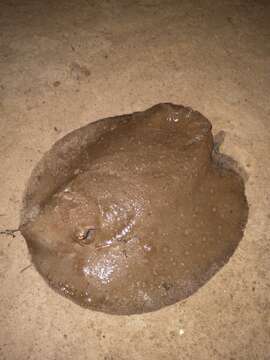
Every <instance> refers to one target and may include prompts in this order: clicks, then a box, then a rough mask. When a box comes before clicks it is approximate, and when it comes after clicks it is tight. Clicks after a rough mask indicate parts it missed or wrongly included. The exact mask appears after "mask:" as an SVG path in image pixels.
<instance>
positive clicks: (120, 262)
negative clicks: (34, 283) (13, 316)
mask: <svg viewBox="0 0 270 360" xmlns="http://www.w3.org/2000/svg"><path fill="white" fill-rule="evenodd" d="M212 151H213V137H212V134H211V124H210V123H209V121H208V120H207V119H206V118H205V117H203V116H202V115H201V114H200V113H198V112H195V111H192V110H191V109H190V108H185V107H183V106H176V105H172V104H158V105H156V106H154V107H152V108H150V109H148V110H146V111H144V112H138V113H134V114H130V115H123V116H117V117H113V118H108V119H103V120H99V121H97V122H95V123H91V124H89V125H87V126H85V127H83V128H80V129H78V130H75V131H73V132H71V133H70V134H68V135H67V136H65V137H64V138H62V139H61V140H59V141H58V142H57V143H56V144H55V145H54V146H53V147H52V149H51V150H50V151H49V152H48V153H46V154H45V155H44V157H43V158H42V160H41V161H40V162H39V164H38V165H37V166H36V168H35V169H34V171H33V173H32V175H31V178H30V180H29V183H28V186H27V189H26V193H25V196H24V206H23V210H22V218H21V226H20V230H21V232H22V234H23V236H24V237H25V239H26V241H27V245H28V248H29V250H30V253H31V255H32V261H33V263H34V264H35V266H36V268H37V270H38V271H39V272H40V274H41V275H42V276H43V277H44V278H45V279H46V280H47V282H48V284H49V285H50V286H51V287H52V288H54V289H55V290H57V291H58V292H59V293H61V294H62V295H64V296H66V297H68V298H70V299H72V300H73V301H75V302H76V303H78V304H80V305H82V306H85V307H88V308H91V309H94V310H99V311H103V312H107V313H112V314H133V313H142V312H147V311H153V310H156V309H159V308H162V307H163V306H166V305H169V304H173V303H175V302H177V301H179V300H181V299H184V298H186V297H188V296H189V295H191V294H192V293H194V292H195V291H196V290H197V289H198V288H199V287H200V286H202V285H203V284H204V283H205V282H206V281H207V280H208V279H210V277H211V276H212V275H213V274H214V273H215V272H216V271H217V270H218V269H220V268H221V267H222V266H223V265H224V264H225V263H226V262H227V261H228V259H229V258H230V256H231V255H232V254H233V252H234V250H235V249H236V247H237V245H238V243H239V241H240V239H241V237H242V233H243V228H244V225H245V223H246V219H247V213H248V208H247V202H246V198H245V195H244V185H243V181H242V179H241V178H240V176H239V175H237V174H236V173H235V172H233V171H232V170H229V169H225V168H221V167H219V166H218V165H217V164H215V162H214V161H213V158H212Z"/></svg>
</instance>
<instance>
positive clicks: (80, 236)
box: [75, 227, 96, 246]
mask: <svg viewBox="0 0 270 360" xmlns="http://www.w3.org/2000/svg"><path fill="white" fill-rule="evenodd" d="M95 232H96V229H95V228H94V227H85V228H83V229H79V230H78V231H77V232H76V233H75V241H76V242H77V243H78V244H79V245H81V246H84V245H89V244H91V243H92V242H93V241H94V237H95Z"/></svg>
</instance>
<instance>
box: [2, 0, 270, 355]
mask: <svg viewBox="0 0 270 360" xmlns="http://www.w3.org/2000/svg"><path fill="white" fill-rule="evenodd" d="M267 4H269V1H252V0H246V1H244V0H243V1H242V0H237V1H234V0H225V1H214V0H212V1H211V0H206V1H199V0H193V1H188V0H185V1H176V0H174V1H169V0H168V1H165V0H164V1H160V0H159V1H158V0H157V1H151V0H145V1H143V0H141V1H138V0H136V1H135V0H134V1H131V0H126V1H124V0H122V1H120V0H119V1H116V0H115V1H110V0H107V1H91V0H85V1H83V0H80V1H75V0H72V1H66V2H64V1H34V0H32V1H30V0H28V1H27V0H22V1H15V0H13V1H12V0H11V1H7V0H4V1H1V5H0V16H1V19H0V149H1V153H0V161H1V170H0V175H1V189H0V197H1V207H0V215H1V216H0V227H1V229H5V228H11V229H12V228H16V227H17V226H18V223H19V210H20V207H21V199H22V194H23V191H24V188H25V185H26V182H27V179H28V177H29V175H30V173H31V170H32V168H33V166H34V165H35V164H36V162H37V161H38V160H39V159H40V157H41V156H42V154H43V153H44V152H45V151H46V150H48V149H49V148H50V146H51V145H52V144H53V143H54V142H55V141H56V140H57V139H59V138H60V137H62V136H63V135H64V134H66V133H68V132H69V131H71V130H73V129H75V128H77V127H80V126H82V125H84V124H87V123H88V122H91V121H94V120H96V119H98V118H103V117H106V116H110V115H117V114H121V113H129V112H133V111H136V110H143V109H145V108H147V107H149V106H151V105H153V104H155V103H158V102H167V101H169V102H174V103H177V104H184V105H188V106H191V107H193V108H194V109H197V110H199V111H201V112H202V113H203V114H204V115H205V116H207V117H208V118H209V119H210V120H211V121H212V123H213V131H214V133H217V132H218V131H220V130H224V131H225V132H226V137H225V142H224V144H223V145H222V151H223V152H225V153H226V154H229V155H230V156H233V157H234V159H236V160H237V161H239V163H240V164H241V166H242V167H243V169H244V170H245V171H246V173H247V177H248V180H247V183H246V194H247V198H248V202H249V205H250V213H249V220H248V224H247V227H246V231H245V235H244V238H243V240H242V241H241V243H240V245H239V247H238V249H237V251H236V253H235V254H234V256H233V257H232V258H231V260H230V262H229V263H228V264H227V265H226V266H225V267H224V268H223V269H222V270H221V271H219V272H218V274H217V275H216V276H215V277H214V278H212V279H211V280H210V281H209V282H208V283H207V284H206V285H205V286H204V287H202V288H201V289H200V290H199V291H198V292H197V293H196V294H194V295H193V296H192V297H190V298H189V299H187V300H186V301H184V302H181V303H178V304H175V305H173V306H170V307H168V308H165V309H163V310H160V311H157V312H154V313H150V314H145V315H138V316H129V317H127V316H109V315H105V314H102V313H96V312H92V311H89V310H84V309H82V308H80V307H79V306H77V305H75V304H73V303H72V302H70V301H69V300H66V299H64V298H63V297H61V296H59V295H57V294H56V293H54V292H53V291H52V290H51V289H49V288H48V286H47V285H46V284H45V283H44V281H43V280H42V278H41V277H40V276H39V274H38V273H37V272H36V271H35V269H34V268H33V267H30V268H28V269H27V270H25V271H23V272H21V270H22V269H23V268H25V267H26V266H28V265H29V264H30V258H29V255H28V251H27V248H26V244H25V241H24V239H23V238H22V236H20V235H19V234H18V233H17V234H16V237H15V238H12V237H9V236H3V235H2V236H1V237H0V240H1V241H0V286H1V295H0V325H1V326H0V359H1V360H4V359H6V360H17V359H18V360H26V359H31V360H36V359H42V360H46V359H49V360H53V359H55V360H62V359H63V360H64V359H65V360H68V359H78V360H80V359H88V360H129V359H131V360H140V359H155V360H158V359H162V360H167V359H168V360H174V359H177V360H178V359H179V360H184V359H188V360H190V359H191V360H193V359H194V360H196V359H198V360H201V359H202V360H204V359H205V360H209V359H228V360H240V359H243V360H249V359H250V360H256V359H258V360H269V359H270V275H269V274H270V245H269V244H270V243H269V241H270V239H269V233H270V229H269V222H270V210H269V196H270V195H269V181H270V156H269V151H270V136H269V126H270V125H269V115H270V102H269V96H270V78H269V74H270V73H269V70H270V29H269V28H270V25H269V22H270V7H269V5H267Z"/></svg>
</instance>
